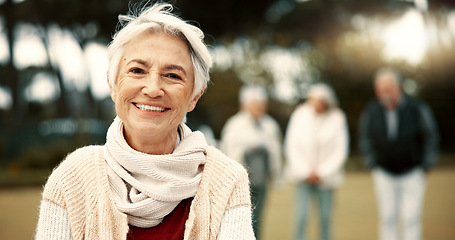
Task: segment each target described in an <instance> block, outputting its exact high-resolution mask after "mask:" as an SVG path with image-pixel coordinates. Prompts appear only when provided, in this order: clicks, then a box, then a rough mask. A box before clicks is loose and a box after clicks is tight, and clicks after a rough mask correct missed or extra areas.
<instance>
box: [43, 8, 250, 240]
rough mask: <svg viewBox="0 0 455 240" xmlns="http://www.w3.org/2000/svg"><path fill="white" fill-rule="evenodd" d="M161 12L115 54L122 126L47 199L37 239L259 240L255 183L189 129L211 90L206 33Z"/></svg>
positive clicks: (60, 170) (55, 178) (127, 28)
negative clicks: (253, 203) (256, 236)
mask: <svg viewBox="0 0 455 240" xmlns="http://www.w3.org/2000/svg"><path fill="white" fill-rule="evenodd" d="M171 11H172V5H170V4H163V3H157V4H153V5H151V6H148V7H144V8H143V9H142V10H141V12H140V13H138V15H135V16H133V15H128V16H125V15H120V16H119V21H120V24H121V26H122V29H121V30H119V31H118V32H117V33H116V34H115V36H114V38H113V40H112V42H111V43H110V45H109V72H108V83H109V87H110V93H111V97H112V100H113V101H114V103H115V110H116V113H117V117H116V118H115V120H114V121H113V123H112V125H111V126H110V127H109V129H108V132H107V137H106V144H105V145H104V146H87V147H83V148H80V149H78V150H76V151H75V152H73V153H71V154H69V155H68V156H67V157H66V159H65V160H64V161H63V162H62V163H61V164H60V165H59V166H58V167H57V168H56V169H55V170H54V171H53V172H52V174H51V176H50V177H49V179H48V181H47V183H46V185H45V187H44V191H43V195H42V201H41V206H40V213H39V220H38V224H37V231H36V236H35V237H36V239H46V240H48V239H114V240H116V239H198V240H199V239H254V232H253V228H252V224H251V202H250V192H249V185H248V175H247V172H246V171H245V169H244V168H243V167H242V166H241V165H240V164H238V163H237V162H235V161H233V160H231V159H229V158H228V157H227V156H225V155H224V154H222V153H221V152H220V151H219V150H217V149H215V148H214V147H210V146H209V145H208V144H207V143H206V140H205V138H204V135H203V134H202V133H201V132H193V131H192V130H191V129H190V128H189V127H187V125H186V124H185V123H184V122H185V117H186V113H187V112H191V111H192V110H193V109H194V108H195V106H196V103H197V101H198V100H199V98H200V97H201V95H202V94H203V93H204V90H205V88H206V86H207V82H208V81H209V79H210V77H209V69H210V67H211V65H212V59H211V57H210V54H209V51H208V50H207V47H206V45H205V44H204V42H203V37H204V34H203V33H202V31H201V30H200V29H199V28H197V27H195V26H193V25H190V24H188V23H187V22H185V21H183V20H182V19H180V18H179V17H177V16H175V15H173V14H172V13H171Z"/></svg>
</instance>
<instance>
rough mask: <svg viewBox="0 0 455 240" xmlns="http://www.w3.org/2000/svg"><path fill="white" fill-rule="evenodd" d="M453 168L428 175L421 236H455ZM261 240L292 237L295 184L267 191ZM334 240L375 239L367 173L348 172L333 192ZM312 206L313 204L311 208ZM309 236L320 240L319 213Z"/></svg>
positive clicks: (447, 238)
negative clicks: (343, 181) (340, 184)
mask: <svg viewBox="0 0 455 240" xmlns="http://www.w3.org/2000/svg"><path fill="white" fill-rule="evenodd" d="M454 185H455V167H449V168H444V169H441V168H440V169H436V170H434V171H433V172H431V173H430V174H429V175H428V178H427V192H426V195H425V206H424V211H423V219H422V220H423V223H422V224H423V231H424V232H423V236H424V237H423V239H429V240H432V239H437V240H452V239H455V208H454V204H455V191H454V190H453V189H455V188H454ZM269 193H270V195H269V202H268V203H267V206H266V212H265V220H264V222H265V224H264V225H265V226H263V236H264V239H262V240H286V239H289V240H290V239H293V236H294V234H293V233H294V227H295V226H294V213H293V211H294V200H295V199H294V186H292V185H287V186H285V187H283V189H281V190H272V191H270V192H269ZM335 194H336V195H335V199H334V201H335V202H334V219H333V240H369V239H377V213H376V200H375V197H374V192H373V181H372V179H371V176H370V173H369V172H349V173H348V174H346V179H345V183H344V184H343V185H342V186H341V187H340V188H339V189H338V191H337V192H336V193H335ZM313 209H315V207H313ZM310 219H311V220H310V222H309V226H308V228H309V229H308V231H309V236H308V235H307V238H308V239H319V235H318V233H319V232H318V231H319V230H318V223H319V222H318V221H319V220H318V214H317V212H316V211H314V212H313V213H312V217H310Z"/></svg>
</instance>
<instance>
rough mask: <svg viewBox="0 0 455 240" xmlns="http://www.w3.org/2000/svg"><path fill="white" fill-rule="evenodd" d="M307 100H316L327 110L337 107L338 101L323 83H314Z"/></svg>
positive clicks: (329, 88)
mask: <svg viewBox="0 0 455 240" xmlns="http://www.w3.org/2000/svg"><path fill="white" fill-rule="evenodd" d="M308 98H317V99H320V100H322V101H324V102H325V103H326V104H327V107H329V108H335V107H337V106H338V100H337V97H336V95H335V92H334V91H333V89H332V88H331V87H330V86H329V85H327V84H325V83H316V84H313V85H312V86H311V87H310V90H309V92H308Z"/></svg>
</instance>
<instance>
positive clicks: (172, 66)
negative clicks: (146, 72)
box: [164, 64, 186, 75]
mask: <svg viewBox="0 0 455 240" xmlns="http://www.w3.org/2000/svg"><path fill="white" fill-rule="evenodd" d="M164 69H165V70H179V71H181V72H183V74H185V75H186V71H185V69H184V68H183V67H182V66H180V65H176V64H170V65H166V66H165V67H164Z"/></svg>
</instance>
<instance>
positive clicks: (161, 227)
mask: <svg viewBox="0 0 455 240" xmlns="http://www.w3.org/2000/svg"><path fill="white" fill-rule="evenodd" d="M192 200H193V198H187V199H185V200H182V201H181V202H180V203H179V204H178V205H177V207H176V208H175V209H174V210H173V211H172V212H171V213H169V215H167V216H166V217H164V219H163V221H162V222H161V223H160V224H158V225H157V226H155V227H152V228H139V227H135V226H132V225H130V231H129V232H128V237H127V239H128V240H147V239H153V240H160V239H163V240H164V239H166V240H177V239H178V240H182V239H183V233H184V231H185V222H186V220H187V219H188V214H189V213H190V206H191V201H192Z"/></svg>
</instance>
